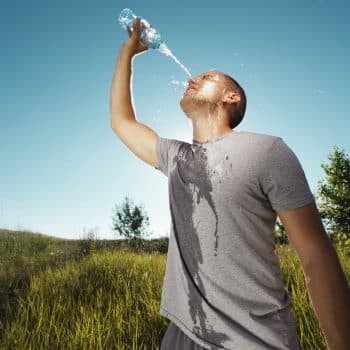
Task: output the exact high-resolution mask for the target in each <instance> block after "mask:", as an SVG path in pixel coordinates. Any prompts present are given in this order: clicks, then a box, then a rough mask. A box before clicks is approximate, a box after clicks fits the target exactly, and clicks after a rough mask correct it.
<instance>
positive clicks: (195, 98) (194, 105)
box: [180, 70, 229, 114]
mask: <svg viewBox="0 0 350 350" xmlns="http://www.w3.org/2000/svg"><path fill="white" fill-rule="evenodd" d="M228 91H229V85H228V82H227V80H226V77H225V76H224V75H223V73H221V72H219V71H217V70H210V71H207V72H204V73H201V74H199V75H198V76H197V77H194V78H189V79H188V86H187V89H186V90H185V91H184V94H183V96H182V98H181V100H180V106H181V108H182V110H183V111H184V112H185V114H188V113H191V112H193V111H196V110H198V109H200V108H201V107H203V106H210V105H214V104H217V103H219V102H221V101H222V97H223V96H224V94H225V93H226V92H228Z"/></svg>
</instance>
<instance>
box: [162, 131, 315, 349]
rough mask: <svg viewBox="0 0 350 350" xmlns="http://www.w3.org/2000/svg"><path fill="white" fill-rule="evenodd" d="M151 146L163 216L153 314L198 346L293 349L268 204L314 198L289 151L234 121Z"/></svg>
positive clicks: (276, 206) (286, 206)
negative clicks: (225, 128) (216, 132)
mask: <svg viewBox="0 0 350 350" xmlns="http://www.w3.org/2000/svg"><path fill="white" fill-rule="evenodd" d="M156 149H157V155H158V159H159V168H156V169H157V170H160V171H161V172H162V173H163V174H164V175H166V176H167V177H168V190H169V209H170V216H171V225H170V238H169V248H168V254H167V261H166V269H165V275H164V281H163V290H162V299H161V306H160V314H161V315H162V316H164V317H166V318H168V319H169V320H171V321H172V322H173V323H175V324H176V325H177V326H178V327H179V328H180V329H181V330H182V331H183V332H184V333H185V334H186V335H187V336H189V337H190V338H191V339H193V340H194V341H195V342H196V343H198V344H199V345H201V346H203V347H205V348H207V349H232V350H243V349H244V350H246V349H249V350H271V349H299V347H298V345H297V343H296V339H295V336H296V332H295V324H294V322H293V319H292V318H291V313H290V308H291V304H292V302H293V301H292V298H291V296H290V295H289V293H288V292H287V290H286V289H285V288H284V285H283V281H282V277H281V272H280V266H279V262H278V258H277V256H276V254H275V251H274V249H275V244H274V228H275V223H276V218H277V216H276V211H283V210H290V209H295V208H299V207H302V206H304V205H306V204H309V203H312V202H314V196H313V194H312V192H311V190H310V187H309V184H308V182H307V179H306V177H305V174H304V171H303V169H302V166H301V164H300V162H299V160H298V158H297V157H296V155H295V154H294V152H293V151H292V150H291V149H290V148H289V147H288V145H287V144H286V143H285V142H284V141H283V139H282V138H281V137H278V136H272V135H266V134H259V133H254V132H248V131H235V130H232V131H231V132H229V133H226V134H224V135H221V136H219V137H216V138H214V139H212V140H209V141H206V142H199V141H195V140H192V143H188V142H185V141H180V140H177V139H168V138H162V137H159V136H158V137H157V143H156ZM292 343H293V344H294V345H293V346H292Z"/></svg>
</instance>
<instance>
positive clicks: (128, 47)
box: [110, 18, 158, 167]
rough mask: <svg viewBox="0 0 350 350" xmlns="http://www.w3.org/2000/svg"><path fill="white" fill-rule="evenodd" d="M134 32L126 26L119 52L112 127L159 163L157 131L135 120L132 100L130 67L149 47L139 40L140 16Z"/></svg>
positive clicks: (128, 143) (134, 148) (131, 146)
mask: <svg viewBox="0 0 350 350" xmlns="http://www.w3.org/2000/svg"><path fill="white" fill-rule="evenodd" d="M133 28H134V30H133V32H131V30H130V28H129V27H127V30H128V34H129V40H128V41H127V42H125V43H124V44H123V45H122V46H121V48H120V50H119V55H118V61H117V64H116V68H115V71H114V75H113V80H112V85H111V91H110V114H111V128H112V130H113V131H114V133H115V134H116V135H117V136H118V137H119V138H120V139H121V141H122V142H123V143H124V144H125V145H126V146H127V147H128V148H129V149H130V150H131V151H132V152H133V153H134V154H135V155H136V156H137V157H139V158H140V159H142V160H143V161H145V162H146V163H148V164H150V165H151V166H153V167H158V158H157V153H156V140H157V134H156V133H155V132H154V131H153V130H152V129H151V128H150V127H148V126H147V125H145V124H142V123H140V122H138V121H137V120H136V117H135V113H134V109H133V106H132V100H131V84H130V81H131V70H132V59H133V57H134V56H135V55H137V54H140V53H142V52H143V51H146V50H148V48H147V47H146V46H144V45H143V44H142V43H141V42H140V40H139V37H140V20H139V18H136V19H135V20H134V25H133Z"/></svg>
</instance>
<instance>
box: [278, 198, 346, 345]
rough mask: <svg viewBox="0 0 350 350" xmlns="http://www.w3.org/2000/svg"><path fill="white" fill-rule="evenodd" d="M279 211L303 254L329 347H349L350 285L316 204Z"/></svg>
mask: <svg viewBox="0 0 350 350" xmlns="http://www.w3.org/2000/svg"><path fill="white" fill-rule="evenodd" d="M277 214H278V216H279V218H280V219H281V222H282V224H283V226H284V227H285V229H286V231H287V235H288V239H289V242H290V243H291V245H292V246H293V248H295V250H296V252H297V253H298V255H299V258H300V262H301V265H302V268H303V272H304V276H305V280H306V286H307V290H308V294H309V296H310V299H311V301H312V304H313V308H314V310H315V313H316V316H317V318H318V321H319V323H320V326H321V329H322V331H323V333H324V336H325V338H326V342H327V345H328V349H329V350H349V349H350V332H349V324H350V312H349V311H350V288H349V285H348V282H347V280H346V277H345V275H344V272H343V270H342V267H341V265H340V262H339V259H338V255H337V252H336V251H335V249H334V247H333V245H332V243H331V241H330V239H329V238H328V236H327V233H326V231H325V229H324V226H323V223H322V221H321V218H320V214H319V212H318V209H317V206H316V204H315V203H311V204H308V205H305V206H303V207H300V208H297V209H293V210H287V211H277ZM315 345H316V344H315Z"/></svg>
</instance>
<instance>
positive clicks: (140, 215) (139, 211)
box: [112, 196, 149, 250]
mask: <svg viewBox="0 0 350 350" xmlns="http://www.w3.org/2000/svg"><path fill="white" fill-rule="evenodd" d="M112 220H113V229H114V230H115V231H117V232H118V233H119V235H120V236H123V237H125V238H126V239H127V240H128V243H129V246H130V247H132V248H136V249H137V250H138V249H139V248H141V246H142V237H143V236H146V235H148V233H146V231H145V229H146V226H148V225H149V217H148V216H147V214H146V212H145V211H144V208H143V205H140V206H137V205H134V204H133V202H132V200H131V199H130V198H129V197H128V196H126V197H125V199H124V202H123V203H122V204H121V205H118V204H117V205H116V206H115V209H114V217H112Z"/></svg>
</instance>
